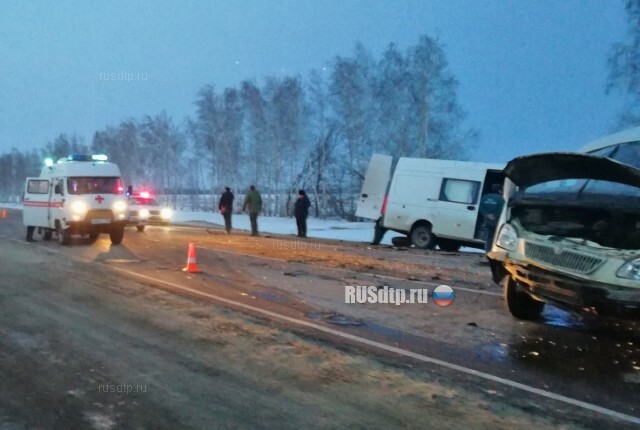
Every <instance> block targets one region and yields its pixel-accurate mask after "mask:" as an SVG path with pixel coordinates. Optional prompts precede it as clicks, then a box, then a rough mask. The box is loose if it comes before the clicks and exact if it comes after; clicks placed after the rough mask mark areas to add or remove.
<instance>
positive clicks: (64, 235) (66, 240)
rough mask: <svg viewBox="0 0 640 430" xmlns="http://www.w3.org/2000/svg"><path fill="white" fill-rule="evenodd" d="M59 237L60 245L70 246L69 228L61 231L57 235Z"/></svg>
mask: <svg viewBox="0 0 640 430" xmlns="http://www.w3.org/2000/svg"><path fill="white" fill-rule="evenodd" d="M59 236H60V243H62V244H63V245H64V246H69V245H71V229H70V228H65V229H63V230H62V231H61V232H60V233H59Z"/></svg>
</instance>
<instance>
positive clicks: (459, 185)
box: [440, 178, 480, 205]
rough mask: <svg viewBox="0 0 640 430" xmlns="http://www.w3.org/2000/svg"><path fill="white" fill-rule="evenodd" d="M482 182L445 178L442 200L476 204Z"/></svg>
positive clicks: (441, 193)
mask: <svg viewBox="0 0 640 430" xmlns="http://www.w3.org/2000/svg"><path fill="white" fill-rule="evenodd" d="M479 191H480V182H478V181H467V180H464V179H452V178H444V179H443V181H442V187H441V188H440V200H441V201H445V202H453V203H464V204H467V205H475V204H476V203H477V202H478V192H479Z"/></svg>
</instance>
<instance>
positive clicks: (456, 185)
mask: <svg viewBox="0 0 640 430" xmlns="http://www.w3.org/2000/svg"><path fill="white" fill-rule="evenodd" d="M392 164H393V157H391V156H388V155H381V154H373V156H372V157H371V162H370V163H369V168H368V169H367V174H366V176H365V180H364V183H363V184H362V191H361V193H360V198H359V199H358V207H357V210H356V215H357V216H359V217H362V218H369V219H374V220H378V219H380V218H381V220H380V222H379V223H380V226H381V227H384V228H386V229H389V230H393V231H396V232H399V233H404V234H406V235H407V237H408V238H409V239H410V241H411V243H412V244H413V245H414V246H415V247H416V248H423V249H429V248H433V247H435V245H438V246H439V247H440V248H441V249H443V250H445V251H455V250H457V249H458V248H459V247H460V246H468V247H472V248H483V247H484V244H485V236H486V231H485V229H484V223H483V220H482V216H481V215H480V213H479V206H480V199H481V197H482V196H484V195H485V194H487V193H490V192H491V190H492V187H493V186H494V185H495V184H502V183H503V181H504V174H503V173H502V169H503V168H504V165H501V164H489V163H477V162H472V161H454V160H439V159H430V158H406V157H403V158H400V159H399V160H398V163H397V165H396V167H395V169H394V171H393V175H392V174H391V173H392ZM385 196H386V204H385Z"/></svg>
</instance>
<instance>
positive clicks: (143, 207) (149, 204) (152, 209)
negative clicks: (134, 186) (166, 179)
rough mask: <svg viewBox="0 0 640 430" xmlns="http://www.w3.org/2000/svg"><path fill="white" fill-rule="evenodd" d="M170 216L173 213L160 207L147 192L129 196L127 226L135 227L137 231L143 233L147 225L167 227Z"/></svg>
mask: <svg viewBox="0 0 640 430" xmlns="http://www.w3.org/2000/svg"><path fill="white" fill-rule="evenodd" d="M172 216H173V211H172V210H171V209H170V208H167V207H162V206H160V205H159V204H158V202H157V201H156V200H155V199H154V198H153V197H152V196H151V193H150V192H149V191H141V192H140V193H139V194H133V192H131V193H130V194H129V225H135V226H136V229H137V230H138V231H144V228H145V226H146V225H147V224H160V225H167V224H168V223H169V221H171V217H172Z"/></svg>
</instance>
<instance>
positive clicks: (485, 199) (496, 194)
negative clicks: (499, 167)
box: [478, 184, 505, 252]
mask: <svg viewBox="0 0 640 430" xmlns="http://www.w3.org/2000/svg"><path fill="white" fill-rule="evenodd" d="M504 203H505V201H504V197H503V196H502V185H500V184H494V185H493V186H492V188H491V192H490V193H489V194H485V195H484V196H482V198H481V199H480V206H479V208H478V210H479V212H480V214H481V215H482V220H483V226H484V230H485V236H486V242H485V251H486V252H489V251H491V246H492V245H493V238H494V236H495V235H496V228H497V227H498V220H499V218H500V214H501V213H502V208H503V207H504Z"/></svg>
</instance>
